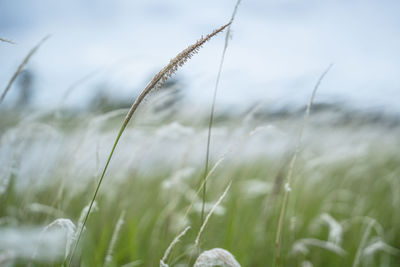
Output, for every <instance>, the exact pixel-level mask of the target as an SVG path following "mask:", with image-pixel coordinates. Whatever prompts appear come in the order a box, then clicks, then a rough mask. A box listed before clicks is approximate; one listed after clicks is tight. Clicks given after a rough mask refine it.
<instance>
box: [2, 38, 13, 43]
mask: <svg viewBox="0 0 400 267" xmlns="http://www.w3.org/2000/svg"><path fill="white" fill-rule="evenodd" d="M0 41H1V42H4V43H9V44H15V42H13V41H11V40H8V39H4V38H1V37H0Z"/></svg>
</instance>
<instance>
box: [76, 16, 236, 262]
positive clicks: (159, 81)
mask: <svg viewBox="0 0 400 267" xmlns="http://www.w3.org/2000/svg"><path fill="white" fill-rule="evenodd" d="M230 24H231V22H229V23H228V24H226V25H224V26H222V27H220V28H219V29H216V30H214V31H213V32H212V33H210V34H208V35H206V36H205V37H201V38H200V39H199V40H198V41H197V42H196V43H194V44H192V45H190V46H189V47H188V48H186V49H185V50H183V51H182V52H180V53H179V54H178V55H177V56H176V57H174V58H173V59H171V60H170V62H169V64H168V65H166V66H165V67H164V68H163V69H161V71H160V72H158V73H157V74H156V75H155V76H154V77H153V79H152V80H151V81H150V82H149V83H148V84H147V86H146V87H145V88H144V90H143V91H142V93H141V94H140V95H139V96H138V98H137V99H136V100H135V102H134V103H133V104H132V106H131V108H130V110H129V111H128V114H127V115H126V117H125V119H124V121H123V123H122V126H121V128H120V130H119V132H118V135H117V137H116V139H115V141H114V145H113V147H112V149H111V152H110V154H109V156H108V159H107V162H106V165H105V166H104V169H103V172H102V174H101V177H100V180H99V182H98V184H97V187H96V190H95V192H94V195H93V197H92V200H91V203H90V205H89V209H88V211H87V213H86V216H85V219H84V221H83V227H82V229H81V230H80V233H79V235H78V239H77V241H76V243H75V246H74V249H73V251H72V254H71V257H70V261H69V264H68V266H70V265H71V262H72V259H73V256H74V252H75V250H76V247H77V246H78V243H79V240H80V238H81V236H82V231H83V228H84V226H85V225H86V222H87V219H88V217H89V214H90V210H91V209H92V205H93V203H94V201H95V200H96V197H97V194H98V192H99V189H100V186H101V183H102V181H103V178H104V175H105V173H106V171H107V168H108V165H109V164H110V161H111V158H112V156H113V154H114V151H115V148H116V147H117V144H118V142H119V139H120V138H121V135H122V133H123V132H124V130H125V128H126V126H127V125H128V123H129V121H130V120H131V118H132V116H133V114H134V113H135V111H136V109H137V108H138V106H139V105H140V103H141V102H142V101H143V99H144V98H145V97H146V96H147V95H148V94H149V93H150V91H152V90H155V89H157V88H160V87H161V86H162V85H163V83H164V82H166V81H167V80H168V78H170V77H171V76H172V75H173V74H174V73H175V72H176V71H177V70H178V68H179V67H181V66H183V65H184V64H185V63H186V61H188V60H189V59H190V58H191V57H192V56H193V55H195V54H197V52H198V51H199V50H200V48H201V47H202V46H203V44H204V43H206V42H207V41H209V40H210V39H211V38H212V37H214V36H215V35H217V34H218V33H220V32H222V31H223V30H224V29H225V28H226V27H228V26H229V25H230Z"/></svg>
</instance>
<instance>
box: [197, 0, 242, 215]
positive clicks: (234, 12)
mask: <svg viewBox="0 0 400 267" xmlns="http://www.w3.org/2000/svg"><path fill="white" fill-rule="evenodd" d="M240 2H241V0H238V1H237V2H236V5H235V8H234V9H233V13H232V17H231V20H230V22H229V26H228V29H227V30H226V35H225V44H224V49H223V50H222V55H221V61H220V63H219V68H218V74H217V80H216V81H215V88H214V94H213V99H212V104H211V111H210V120H209V123H208V134H207V148H206V160H205V163H204V164H205V166H204V174H203V183H204V186H203V197H202V205H201V216H200V218H201V223H203V218H204V207H205V204H206V193H207V192H206V190H207V182H206V177H207V173H208V164H209V160H210V145H211V129H212V125H213V121H214V109H215V102H216V99H217V91H218V85H219V80H220V77H221V72H222V66H223V64H224V61H225V53H226V49H227V48H228V43H229V38H230V34H231V25H232V23H233V20H234V19H235V16H236V12H237V9H238V7H239V4H240Z"/></svg>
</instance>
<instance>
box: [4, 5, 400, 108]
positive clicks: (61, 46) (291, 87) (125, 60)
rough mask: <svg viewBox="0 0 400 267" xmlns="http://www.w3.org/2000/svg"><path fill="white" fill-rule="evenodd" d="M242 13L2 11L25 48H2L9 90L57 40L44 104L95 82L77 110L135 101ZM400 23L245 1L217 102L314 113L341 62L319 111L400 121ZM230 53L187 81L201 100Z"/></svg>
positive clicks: (39, 84) (363, 12)
mask: <svg viewBox="0 0 400 267" xmlns="http://www.w3.org/2000/svg"><path fill="white" fill-rule="evenodd" d="M234 5H235V1H234V0H223V1H222V0H220V1H211V0H203V1H182V0H180V1H178V0H172V1H156V0H150V1H149V0H147V1H130V0H114V1H105V0H102V1H78V0H69V1H52V0H38V1H22V0H14V1H5V0H0V37H3V38H7V39H11V40H13V41H15V42H16V43H17V44H16V45H9V44H6V43H0V64H1V72H0V85H1V86H0V87H2V88H4V87H5V86H6V84H7V81H8V80H9V78H10V77H11V75H12V74H13V72H14V71H15V69H16V68H17V66H18V64H19V63H20V62H21V61H22V59H23V58H24V56H25V55H26V54H27V52H28V51H29V49H30V48H31V47H33V46H34V45H35V44H36V43H37V42H38V41H39V40H40V39H41V38H43V37H44V36H45V35H47V34H52V37H51V38H50V39H49V40H48V41H47V42H46V43H45V44H44V45H43V47H41V48H40V50H39V51H38V52H37V54H35V55H34V57H33V58H32V60H31V62H30V63H29V65H28V67H29V68H30V69H31V70H32V71H34V73H35V75H36V79H35V85H36V88H37V91H38V92H39V93H38V94H37V96H36V103H37V105H39V106H49V105H50V106H51V105H54V104H57V103H59V101H60V99H61V98H62V97H63V95H64V93H65V91H66V90H67V88H68V87H70V85H71V84H73V83H74V82H76V81H78V80H80V79H82V78H83V77H85V76H87V75H88V74H91V73H93V72H94V74H93V75H92V76H91V77H90V78H89V79H87V81H86V82H85V83H82V84H81V85H80V86H79V87H77V88H76V89H75V90H74V91H73V92H71V94H70V96H69V98H68V100H67V102H68V103H69V104H70V105H75V104H77V105H82V104H83V103H85V102H86V101H88V100H89V99H90V98H91V97H93V95H94V94H95V93H96V91H97V90H99V88H101V89H102V90H106V91H107V92H109V93H112V94H115V95H118V96H121V97H127V98H133V97H134V96H135V95H136V94H137V93H138V91H139V90H140V89H141V88H143V86H144V85H145V84H146V83H147V81H148V80H149V79H150V78H151V76H152V75H153V74H154V73H156V72H157V71H158V70H159V69H160V68H161V67H163V65H165V64H166V63H168V61H169V59H170V58H172V57H174V56H175V55H176V54H177V53H178V52H179V51H180V50H182V49H184V48H185V47H186V46H188V45H189V44H191V43H193V42H194V41H196V40H197V39H198V38H199V37H200V36H201V35H205V34H207V33H209V32H211V31H212V30H213V29H215V28H217V27H219V26H220V25H223V24H225V23H226V22H227V21H228V20H229V18H230V16H231V13H232V10H233V7H234ZM399 13H400V2H399V1H372V0H363V1H340V0H338V1H316V0H314V1H313V0H307V1H294V0H286V1H282V0H281V1H278V0H275V1H272V0H271V1H267V0H265V1H261V0H258V1H257V0H243V1H242V4H241V6H240V8H239V11H238V14H237V17H236V20H235V22H234V24H233V26H232V31H233V36H232V39H231V42H230V44H229V47H228V51H227V55H226V61H225V65H224V70H223V74H222V78H221V87H220V91H219V95H218V103H219V104H220V105H225V104H228V105H246V104H249V103H251V102H253V101H256V100H257V101H266V102H272V103H274V102H275V103H276V102H278V103H282V104H283V105H286V104H290V103H297V104H304V103H306V102H307V99H308V98H309V95H310V93H311V91H312V88H313V86H314V83H315V82H316V80H317V79H318V76H319V75H320V74H321V73H322V72H323V71H324V69H325V68H326V67H327V66H328V65H329V64H330V63H332V62H333V63H334V64H335V66H334V68H333V69H332V71H331V72H330V73H329V75H328V76H327V77H326V79H325V81H324V82H323V84H322V86H321V88H320V91H319V94H318V98H317V100H318V101H334V102H344V103H346V104H350V105H354V106H357V107H359V108H378V109H385V110H387V111H390V112H392V111H395V112H399V111H400V102H399V101H400V100H399V99H400V84H399V77H400V75H399V70H400V49H399V48H400V16H399ZM223 44H224V35H220V36H218V37H217V38H215V39H213V40H211V41H210V42H209V43H208V44H206V45H205V46H204V48H203V49H202V50H201V51H200V53H199V54H198V55H196V56H195V57H194V58H193V60H191V61H190V62H188V63H187V65H185V66H184V68H182V69H181V70H180V71H179V74H178V77H180V78H181V79H182V80H183V81H184V83H185V87H186V89H185V90H186V91H187V96H188V99H189V100H190V101H194V102H196V103H208V102H209V101H210V97H211V96H212V90H213V86H214V83H215V78H216V72H217V68H218V63H219V57H220V55H221V52H222V48H223ZM17 89H18V88H13V89H12V93H11V94H10V96H9V99H7V101H8V102H9V103H11V102H12V101H13V99H14V98H15V97H16V92H17ZM1 90H3V89H1Z"/></svg>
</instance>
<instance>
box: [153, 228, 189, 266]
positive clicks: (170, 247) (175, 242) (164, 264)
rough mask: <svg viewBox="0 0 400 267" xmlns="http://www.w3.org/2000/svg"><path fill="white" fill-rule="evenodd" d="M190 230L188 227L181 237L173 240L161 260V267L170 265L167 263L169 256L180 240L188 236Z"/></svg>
mask: <svg viewBox="0 0 400 267" xmlns="http://www.w3.org/2000/svg"><path fill="white" fill-rule="evenodd" d="M189 229H190V226H188V227H186V228H185V229H184V230H183V231H182V232H181V233H180V234H179V235H177V236H176V237H175V238H174V240H172V242H171V244H170V245H169V246H168V248H167V250H165V253H164V256H163V257H162V259H161V260H160V267H166V266H168V264H166V263H165V262H166V261H167V258H168V256H169V254H170V253H171V251H172V249H173V248H174V246H175V245H176V244H177V243H178V242H179V241H180V239H181V238H182V237H183V236H184V235H185V234H186V232H187V231H188V230H189Z"/></svg>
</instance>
